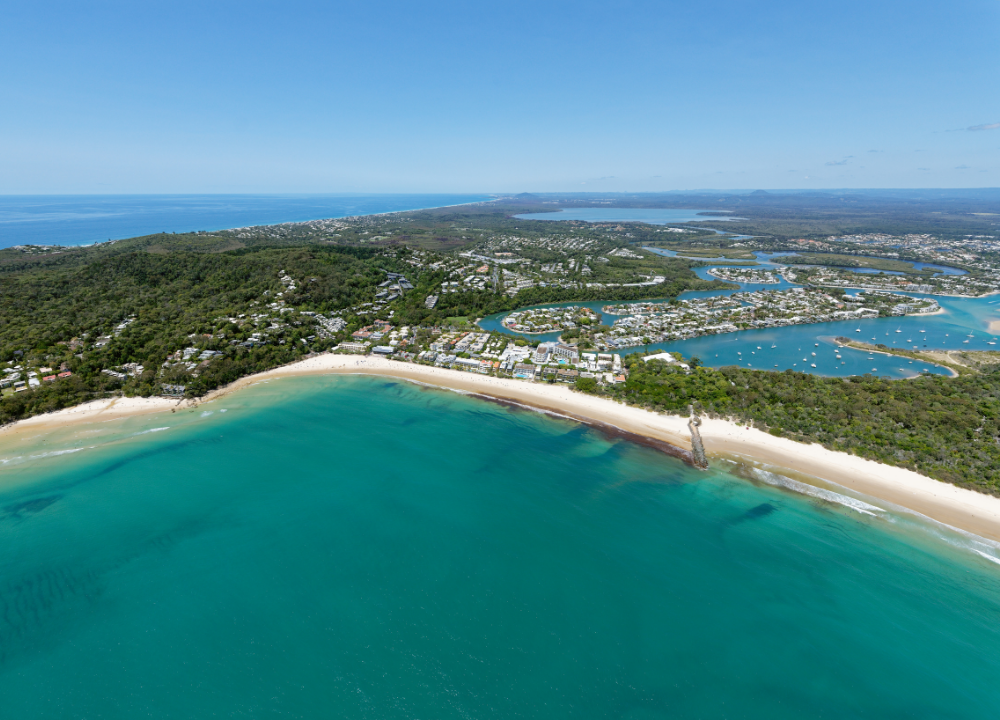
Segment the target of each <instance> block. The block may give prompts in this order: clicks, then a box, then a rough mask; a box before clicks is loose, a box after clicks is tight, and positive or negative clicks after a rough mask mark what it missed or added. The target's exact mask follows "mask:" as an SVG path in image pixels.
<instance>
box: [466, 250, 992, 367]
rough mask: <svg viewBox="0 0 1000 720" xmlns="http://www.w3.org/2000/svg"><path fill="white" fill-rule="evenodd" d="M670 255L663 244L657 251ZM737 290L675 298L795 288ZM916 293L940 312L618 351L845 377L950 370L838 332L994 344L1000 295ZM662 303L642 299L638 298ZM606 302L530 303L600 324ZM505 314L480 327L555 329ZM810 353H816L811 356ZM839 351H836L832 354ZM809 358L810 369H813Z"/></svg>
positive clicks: (765, 261)
mask: <svg viewBox="0 0 1000 720" xmlns="http://www.w3.org/2000/svg"><path fill="white" fill-rule="evenodd" d="M657 252H660V253H662V254H671V255H672V254H673V253H672V252H671V251H669V250H657ZM773 257H775V255H774V254H771V255H767V254H763V253H762V254H761V257H759V261H760V265H761V266H764V267H765V268H766V267H767V266H768V265H771V266H772V267H773V266H774V263H772V262H770V261H769V258H773ZM708 269H709V268H708V267H700V268H697V269H695V273H696V274H697V275H698V277H700V278H702V279H706V280H710V279H712V278H711V276H709V275H708ZM734 284H736V285H738V286H739V289H731V290H712V291H701V292H687V293H682V294H681V295H680V296H679V299H681V300H689V299H695V298H704V297H719V296H724V295H731V294H733V293H735V292H752V291H758V290H783V289H789V288H792V287H799V286H798V285H795V284H794V283H789V282H787V281H786V280H784V279H783V278H782V279H781V281H780V282H779V283H778V284H758V283H734ZM904 294H906V295H908V296H910V297H915V298H932V299H934V300H937V302H938V303H939V304H940V305H941V308H942V311H941V312H940V313H937V314H934V315H923V316H919V315H918V316H907V317H901V318H870V319H865V320H860V321H859V320H851V321H837V322H828V323H814V324H807V325H792V326H789V327H780V328H766V329H759V330H743V331H740V332H735V333H725V334H720V335H706V336H702V337H697V338H690V339H688V340H675V341H671V342H665V343H651V344H649V345H643V346H639V347H631V348H623V349H621V350H619V351H618V352H620V353H621V354H629V353H634V352H645V351H647V350H648V351H668V352H680V353H682V354H683V355H684V356H685V357H697V358H699V359H700V360H701V361H702V363H703V364H705V365H708V366H710V367H723V366H727V365H738V366H740V367H748V368H756V369H762V370H786V369H792V370H799V371H802V372H809V373H815V374H819V375H825V376H835V377H844V376H849V375H864V374H866V373H870V374H872V375H877V376H880V377H889V378H894V379H900V378H907V377H914V376H916V375H918V374H920V373H923V372H929V373H934V374H941V375H947V374H949V371H948V370H946V369H945V368H942V367H941V366H938V365H932V364H930V363H925V362H921V361H918V360H910V359H908V358H904V357H896V356H892V355H886V354H881V353H874V354H872V353H868V352H864V351H861V350H855V349H853V348H841V347H838V346H837V343H836V342H835V341H834V338H836V337H839V336H843V337H848V338H851V339H853V340H859V341H864V342H868V343H872V344H879V343H881V344H884V345H886V346H888V347H891V348H903V349H919V350H1000V344H990V343H1000V340H998V336H997V335H995V334H993V333H990V332H989V328H988V326H989V323H990V322H991V321H993V320H1000V297H998V296H986V297H982V298H957V297H942V296H931V295H922V294H918V293H904ZM656 302H666V301H665V300H659V301H658V300H643V301H639V303H644V304H648V303H656ZM609 304H617V303H609V302H607V301H591V302H565V303H550V304H546V305H537V306H531V307H565V306H570V305H576V306H583V307H588V308H590V309H592V310H594V311H595V312H597V313H599V314H600V315H601V316H602V318H601V322H603V323H604V324H606V325H612V324H613V323H614V321H615V320H617V319H618V317H620V316H618V315H612V314H610V313H604V312H602V308H604V307H605V306H607V305H609ZM507 315H508V313H497V314H495V315H490V316H487V317H485V318H483V320H482V321H480V323H479V325H480V326H481V327H482V328H483V329H484V330H488V331H497V332H501V333H504V334H506V335H511V336H514V337H523V338H526V339H529V340H531V341H533V342H540V341H552V340H556V339H557V338H558V337H559V333H558V332H551V333H541V334H531V335H528V334H523V333H516V332H513V331H511V330H508V329H507V328H505V327H504V326H503V324H502V321H503V318H504V317H506V316H507ZM813 353H815V355H814V354H813ZM837 355H840V357H839V358H838V357H837ZM813 364H815V366H816V367H813Z"/></svg>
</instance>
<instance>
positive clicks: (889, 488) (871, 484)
mask: <svg viewBox="0 0 1000 720" xmlns="http://www.w3.org/2000/svg"><path fill="white" fill-rule="evenodd" d="M331 374H358V375H379V376H387V377H395V378H400V379H403V380H409V381H413V382H418V383H423V384H426V385H433V386H437V387H442V388H448V389H451V390H457V391H460V392H466V393H470V394H475V395H480V396H484V397H488V398H494V399H497V400H501V401H505V402H511V403H516V404H519V405H524V406H527V407H531V408H536V409H539V410H543V411H546V412H550V413H553V414H556V415H561V416H564V417H567V418H570V419H573V420H578V421H581V422H585V423H590V424H593V425H596V426H598V427H602V426H603V427H604V428H606V429H607V428H611V429H615V430H618V431H621V432H623V433H629V434H632V435H636V436H641V437H642V438H648V439H651V440H653V441H656V442H658V443H667V444H669V445H671V446H673V447H675V448H679V449H680V450H681V451H682V453H689V452H690V449H691V434H690V431H689V429H688V426H687V423H688V418H687V417H683V416H679V415H665V414H659V413H655V412H650V411H648V410H643V409H641V408H637V407H631V406H628V405H625V404H623V403H620V402H616V401H614V400H610V399H607V398H601V397H596V396H592V395H586V394H584V393H580V392H577V391H575V390H573V389H572V388H570V387H569V386H567V385H549V384H547V383H538V382H527V381H522V380H513V379H507V378H498V377H491V376H488V375H479V374H476V373H469V372H463V371H459V370H449V369H445V368H438V367H430V366H426V365H417V364H413V363H406V362H398V361H394V360H388V359H386V358H383V357H374V356H359V355H333V354H324V355H317V356H314V357H311V358H308V359H306V360H302V361H300V362H297V363H293V364H291V365H286V366H284V367H280V368H275V369H274V370H269V371H267V372H264V373H260V374H257V375H251V376H248V377H245V378H241V379H240V380H238V381H236V382H234V383H232V384H231V385H228V386H226V387H224V388H220V389H218V390H215V391H213V392H212V393H209V394H208V395H207V396H205V397H204V398H201V399H199V400H176V399H175V400H170V399H165V398H118V399H113V400H96V401H93V402H89V403H85V404H83V405H79V406H76V407H73V408H68V409H66V410H60V411H58V412H54V413H49V414H47V415H39V416H36V417H33V418H29V419H27V420H22V421H20V422H17V423H14V424H12V425H8V426H6V427H4V428H0V441H3V440H6V439H9V438H10V436H11V434H20V433H23V432H30V431H37V430H38V429H41V428H42V427H54V426H62V425H71V424H75V423H81V422H95V421H105V420H109V419H114V418H117V417H123V416H125V415H132V414H140V413H151V412H170V411H171V410H176V409H179V408H182V407H185V408H186V407H191V406H195V405H198V404H200V403H201V402H208V401H212V400H216V399H218V398H221V397H225V396H226V395H229V394H231V393H234V392H238V391H240V390H241V389H243V388H246V387H249V386H250V385H253V384H255V383H257V382H260V381H261V380H266V379H270V378H279V377H295V376H308V375H331ZM700 430H701V436H702V439H703V441H704V445H705V450H706V452H707V453H708V455H709V457H710V458H717V459H718V458H727V459H731V460H735V461H737V462H740V463H745V464H750V465H755V466H759V467H763V468H765V469H770V470H773V471H775V472H778V473H780V474H785V475H788V476H789V477H792V478H794V479H797V480H800V481H803V482H806V483H809V484H813V485H819V486H822V487H827V488H828V489H834V490H835V489H836V488H835V487H831V485H830V484H831V483H832V484H834V485H839V486H841V487H842V488H848V489H850V490H853V491H855V492H857V493H861V494H863V495H866V496H869V497H870V498H875V499H879V500H883V501H887V502H888V503H891V504H893V505H897V506H899V507H902V508H905V509H907V510H910V511H913V512H916V513H919V514H921V515H924V516H926V517H928V518H931V519H932V520H935V521H938V522H941V523H944V524H945V525H950V526H952V527H955V528H959V529H961V530H964V531H966V532H970V533H973V534H975V535H979V536H981V537H984V538H989V539H991V540H995V541H1000V498H997V497H993V496H991V495H985V494H983V493H978V492H975V491H973V490H967V489H965V488H960V487H957V486H955V485H951V484H949V483H944V482H940V481H938V480H934V479H932V478H928V477H926V476H924V475H920V474H919V473H916V472H913V471H912V470H906V469H903V468H898V467H893V466H891V465H884V464H882V463H878V462H875V461H872V460H866V459H864V458H860V457H858V456H855V455H850V454H848V453H842V452H836V451H833V450H828V449H826V448H824V447H822V446H821V445H818V444H806V443H800V442H796V441H794V440H790V439H788V438H781V437H775V436H773V435H770V434H769V433H766V432H763V431H761V430H757V429H754V428H749V427H745V426H743V425H740V424H738V423H736V422H732V421H728V420H721V419H712V418H702V424H701V427H700ZM824 481H825V482H824Z"/></svg>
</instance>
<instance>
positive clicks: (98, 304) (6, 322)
mask: <svg viewBox="0 0 1000 720" xmlns="http://www.w3.org/2000/svg"><path fill="white" fill-rule="evenodd" d="M405 269H410V270H412V267H411V266H409V265H406V264H405V263H402V262H400V261H398V260H396V259H394V258H392V257H385V256H383V255H381V254H379V252H378V251H377V250H376V249H373V248H333V247H321V246H310V247H298V248H295V247H293V248H244V249H239V250H230V251H224V252H220V253H204V252H190V251H187V250H180V251H174V252H170V253H156V252H148V251H145V250H136V251H131V252H124V253H98V254H96V257H95V259H94V260H93V261H92V262H79V261H76V260H72V261H69V262H60V263H48V264H43V265H41V266H37V265H36V266H35V267H29V268H27V269H25V270H23V271H20V272H18V271H16V270H12V269H11V268H10V267H9V266H8V267H7V268H6V270H5V271H0V359H2V360H4V361H9V362H17V363H21V364H24V365H29V366H40V365H48V366H50V367H52V368H56V367H57V366H58V369H61V370H68V371H70V372H72V373H73V375H72V377H68V378H66V379H61V380H60V381H59V382H54V383H47V384H44V385H42V386H40V387H38V388H35V389H34V390H30V391H27V392H20V393H6V394H5V395H4V397H3V399H2V400H0V423H6V422H10V421H12V420H16V419H19V418H22V417H26V416H29V415H33V414H36V413H39V412H46V411H49V410H53V409H58V408H60V407H66V406H69V405H73V404H77V403H79V402H82V401H85V400H87V399H90V398H92V397H99V396H101V395H103V394H106V393H108V392H115V391H124V392H126V393H127V394H139V395H150V394H156V393H158V392H159V389H160V385H161V383H163V382H182V383H184V384H185V385H186V387H187V392H188V395H191V396H197V395H201V394H203V393H204V392H206V391H208V390H210V389H212V388H215V387H218V386H220V385H223V384H226V383H228V382H231V381H233V380H236V379H237V378H239V377H241V376H243V375H247V374H250V373H253V372H258V371H261V370H265V369H268V368H271V367H275V366H277V365H281V364H284V363H287V362H292V361H294V360H296V359H299V358H301V357H302V356H304V355H305V354H307V353H309V352H311V351H314V350H322V349H326V347H327V346H328V345H329V343H326V344H325V345H324V344H322V343H319V342H317V341H316V338H315V334H314V332H315V331H314V326H313V320H312V318H311V317H309V316H308V315H303V314H301V313H299V312H298V311H299V310H305V311H313V312H327V311H330V310H334V309H337V308H341V307H344V306H347V305H351V304H352V303H356V302H359V301H361V300H369V299H371V296H372V290H373V288H374V287H375V286H376V285H377V284H378V283H380V282H382V281H383V280H384V279H385V270H405ZM282 271H284V272H286V273H287V274H288V275H289V276H291V277H293V278H295V279H296V280H298V283H297V287H296V289H295V291H294V292H287V288H285V287H284V286H283V285H282V283H281V282H280V281H279V273H280V272H282ZM282 292H284V298H283V302H286V303H287V304H288V306H289V307H290V308H291V306H294V308H295V309H294V310H292V311H291V312H290V313H288V314H287V315H285V314H283V315H282V320H285V321H286V322H285V323H284V324H286V325H287V327H286V328H284V329H283V330H282V331H281V332H280V334H279V335H278V336H276V337H275V339H274V341H273V342H269V343H262V344H259V345H254V346H251V347H246V346H244V345H243V344H242V343H243V342H244V341H246V340H247V338H248V337H250V335H251V333H252V332H253V331H254V329H255V326H253V325H248V324H244V323H243V322H242V321H241V323H240V324H234V323H232V322H230V318H231V317H232V316H233V315H236V314H246V313H248V312H250V311H252V309H257V310H263V309H265V308H266V305H267V302H268V301H271V300H276V299H278V293H282ZM124 321H128V324H127V327H125V328H124V329H118V328H119V326H120V325H121V324H122V323H123V322H124ZM101 337H105V338H108V340H107V342H106V343H105V344H103V345H102V344H100V343H99V338H101ZM278 337H280V339H278ZM310 338H311V340H310ZM303 340H305V341H306V342H303ZM189 346H190V347H196V348H198V350H199V351H204V350H212V351H215V352H218V353H219V356H218V357H217V358H215V359H213V361H212V362H211V363H209V364H207V365H205V366H204V367H200V368H199V369H198V370H197V372H196V373H195V374H194V375H191V374H187V373H183V376H181V375H178V374H177V373H176V372H175V373H174V374H173V375H172V374H171V373H170V372H167V371H164V370H162V369H161V365H162V364H163V363H164V361H165V360H166V359H167V356H168V355H169V354H170V353H173V352H175V351H177V350H178V349H180V348H184V347H189ZM127 363H135V364H138V365H142V366H143V367H144V371H143V372H142V373H141V374H140V375H138V376H136V377H129V378H127V379H126V380H124V381H123V380H121V379H115V378H114V377H112V376H109V375H107V374H106V373H103V372H102V371H103V370H105V369H108V368H117V367H120V366H123V365H125V364H127ZM178 372H179V371H178Z"/></svg>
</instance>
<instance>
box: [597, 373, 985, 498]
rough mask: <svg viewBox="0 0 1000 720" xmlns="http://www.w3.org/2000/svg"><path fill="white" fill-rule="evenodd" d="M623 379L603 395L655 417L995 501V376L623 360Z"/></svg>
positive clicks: (602, 392)
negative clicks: (691, 420) (828, 454)
mask: <svg viewBox="0 0 1000 720" xmlns="http://www.w3.org/2000/svg"><path fill="white" fill-rule="evenodd" d="M627 363H628V366H629V371H630V372H629V376H628V380H627V381H626V382H625V383H623V384H621V385H613V386H610V387H608V388H607V389H602V388H600V387H598V386H597V384H596V383H594V382H588V381H581V382H580V383H579V385H580V387H581V389H583V390H585V391H587V392H591V393H594V394H606V395H610V396H611V397H614V398H617V399H620V400H624V401H625V402H628V403H630V404H633V405H639V406H641V407H645V408H648V409H650V410H655V411H659V412H671V413H683V414H686V413H687V411H688V405H694V407H695V409H696V411H698V412H700V413H703V414H707V415H709V416H712V417H728V418H735V419H737V420H740V421H743V422H748V423H752V424H753V425H754V426H755V427H757V428H760V429H763V430H766V431H768V432H770V433H771V434H773V435H780V436H785V437H789V438H792V439H793V440H798V441H802V442H818V443H821V444H822V445H824V446H825V447H828V448H830V449H831V450H840V451H844V452H849V453H853V454H855V455H859V456H861V457H864V458H868V459H870V460H876V461H878V462H883V463H886V464H889V465H898V466H901V467H906V468H910V469H912V470H916V471H917V472H920V473H922V474H924V475H928V476H930V477H934V478H937V479H938V480H943V481H945V482H950V483H954V484H956V485H962V486H966V487H971V488H974V489H976V490H979V491H981V492H987V493H991V494H994V495H1000V370H997V369H995V368H990V369H988V370H986V371H985V372H983V373H981V374H976V375H965V376H962V377H957V378H949V377H943V376H940V375H924V376H921V377H918V378H915V379H913V380H907V381H898V380H888V379H884V378H878V377H873V376H870V375H864V376H855V377H849V378H832V377H821V376H818V375H809V374H806V373H800V372H795V371H792V370H786V371H785V372H781V373H777V372H765V371H757V370H746V369H742V368H737V367H724V368H721V369H718V370H712V369H710V368H704V367H697V368H695V369H694V371H693V372H691V373H684V372H683V371H681V370H679V369H677V368H676V366H671V365H668V364H667V363H665V362H663V361H661V360H651V361H649V362H644V361H643V360H642V359H641V358H640V357H638V356H631V357H630V358H628V360H627Z"/></svg>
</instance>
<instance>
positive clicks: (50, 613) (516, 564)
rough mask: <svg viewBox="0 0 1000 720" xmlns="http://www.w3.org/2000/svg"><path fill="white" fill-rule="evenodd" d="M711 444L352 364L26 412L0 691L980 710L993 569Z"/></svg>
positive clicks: (420, 707)
mask: <svg viewBox="0 0 1000 720" xmlns="http://www.w3.org/2000/svg"><path fill="white" fill-rule="evenodd" d="M223 411H225V412H223ZM154 430H156V432H152V431H154ZM72 450H75V452H67V451H72ZM728 467H731V466H730V465H728V464H726V463H722V464H721V465H720V466H718V467H714V468H713V469H712V470H711V471H709V472H707V473H705V472H698V471H694V470H692V469H690V468H688V467H687V466H685V465H683V464H681V463H680V462H678V461H676V460H673V459H672V458H669V457H667V456H664V455H662V454H660V453H658V452H656V451H654V450H651V449H649V448H646V447H643V446H641V445H637V444H634V443H631V442H628V441H626V440H622V439H614V438H609V437H606V436H604V435H602V434H601V433H599V432H597V431H595V430H593V429H590V428H587V427H585V426H582V425H579V424H577V423H573V422H570V421H566V420H561V419H558V418H552V417H549V416H545V415H541V414H538V413H534V412H531V411H526V410H522V409H513V408H508V407H505V406H501V405H498V404H494V403H488V402H485V401H482V400H479V399H475V398H470V397H466V396H462V395H458V394H455V393H449V392H446V391H442V390H436V389H430V388H423V387H420V386H415V385H411V384H407V383H403V382H397V381H389V380H384V379H376V378H364V377H313V378H299V379H285V380H280V381H273V382H270V383H262V384H259V385H256V386H254V387H252V388H250V389H249V390H246V391H242V392H240V393H237V394H234V395H232V396H229V397H226V398H223V399H221V400H217V401H215V402H213V403H209V404H207V405H203V406H201V407H199V408H198V409H197V410H194V411H184V412H181V413H177V414H169V413H168V414H159V415H152V416H142V417H135V418H131V419H127V420H119V421H113V422H107V423H95V424H93V425H87V426H77V427H73V428H68V429H64V430H60V431H56V432H51V433H49V434H45V433H42V432H41V431H38V433H37V435H35V436H33V437H28V438H27V439H26V440H24V441H21V442H19V443H18V444H16V445H11V444H10V443H8V444H7V445H6V446H2V447H0V473H2V476H0V699H2V700H0V708H2V710H0V716H2V717H4V718H44V717H54V718H64V717H65V718H70V717H72V718H84V717H86V718H98V717H100V718H135V717H164V718H165V717H170V718H176V717H255V718H267V717H282V718H315V717H345V718H403V717H407V718H452V717H454V718H469V717H473V718H487V717H496V718H511V717H539V718H542V717H544V718H563V717H566V718H569V717H574V718H609V717H612V718H642V719H646V718H770V719H774V718H807V717H808V718H819V717H828V718H862V717H863V718H935V719H937V718H993V717H996V713H997V709H998V708H1000V683H998V682H997V677H998V673H1000V566H998V565H997V564H996V563H995V562H993V561H990V560H989V559H987V558H986V557H983V556H982V555H980V554H977V552H975V547H976V546H975V544H974V543H971V544H970V543H969V542H966V541H965V540H963V538H962V537H961V536H960V535H958V534H952V533H948V532H946V531H943V530H935V529H934V528H933V527H931V526H930V525H926V526H925V525H923V524H922V523H920V522H919V521H918V520H913V519H908V518H906V517H905V516H900V515H895V514H892V513H886V512H882V511H881V510H879V509H877V508H876V507H872V506H871V505H865V504H863V503H861V502H858V501H847V500H844V499H843V498H839V500H840V502H837V500H838V498H837V496H832V495H831V496H827V498H828V499H823V498H821V497H816V496H809V495H805V494H801V493H796V492H790V491H789V490H787V489H785V488H783V487H779V486H776V485H774V484H769V482H766V481H767V480H770V481H771V482H772V483H773V482H774V481H775V476H772V475H767V474H764V473H760V472H758V473H756V474H754V473H752V472H750V471H741V472H739V473H736V474H731V473H730V472H727V469H726V468H728ZM845 503H846V504H845ZM873 504H876V505H877V503H873ZM966 540H967V539H966ZM980 547H985V546H980Z"/></svg>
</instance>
